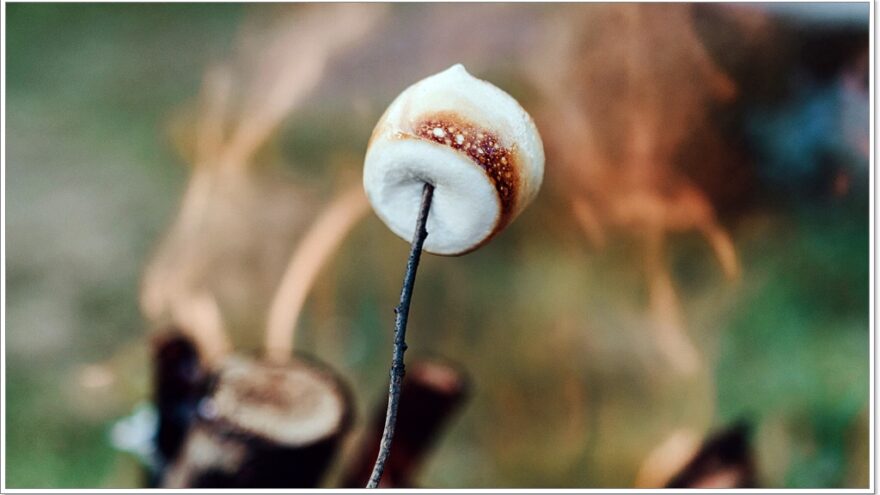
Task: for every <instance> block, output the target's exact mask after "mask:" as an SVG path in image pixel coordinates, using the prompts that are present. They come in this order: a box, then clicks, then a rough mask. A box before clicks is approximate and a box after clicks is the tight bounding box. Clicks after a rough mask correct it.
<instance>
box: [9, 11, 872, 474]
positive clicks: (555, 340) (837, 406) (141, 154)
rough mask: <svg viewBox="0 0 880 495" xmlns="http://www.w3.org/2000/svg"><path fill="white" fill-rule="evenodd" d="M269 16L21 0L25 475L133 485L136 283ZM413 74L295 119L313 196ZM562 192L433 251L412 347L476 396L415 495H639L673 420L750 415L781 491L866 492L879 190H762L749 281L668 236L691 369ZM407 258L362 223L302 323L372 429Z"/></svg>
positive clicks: (16, 103)
mask: <svg viewBox="0 0 880 495" xmlns="http://www.w3.org/2000/svg"><path fill="white" fill-rule="evenodd" d="M259 8H260V7H257V6H241V5H235V4H216V5H213V4H211V5H208V4H202V5H185V4H174V5H172V4H154V5H140V4H128V5H113V4H94V5H85V4H83V5H80V4H67V5H57V4H29V5H25V4H7V15H8V17H7V19H6V25H7V31H6V37H7V38H6V40H7V55H8V59H7V61H6V64H7V66H6V74H7V108H6V109H5V112H6V122H7V129H6V133H7V135H6V140H7V141H6V142H7V156H6V166H7V169H6V177H7V180H8V183H7V187H6V208H7V209H6V211H5V215H6V221H7V239H6V243H7V244H6V245H7V259H6V270H7V271H6V277H7V288H8V293H7V296H6V297H7V312H6V322H5V323H6V342H7V346H8V347H7V348H6V349H4V352H6V358H7V369H6V383H7V396H6V408H7V409H6V410H7V424H6V432H7V436H6V438H5V439H4V441H5V442H6V448H7V458H6V473H7V485H8V486H9V487H11V488H28V487H58V488H61V487H64V488H75V487H136V486H139V484H140V483H141V481H142V480H141V477H140V476H141V475H140V473H139V470H138V468H137V465H136V462H135V461H134V459H133V458H131V457H129V456H128V455H127V454H122V453H118V452H116V451H114V450H113V448H112V447H111V445H110V443H109V440H108V430H109V427H110V425H111V424H112V422H113V421H115V420H117V419H118V418H120V417H122V416H124V415H126V414H128V413H129V412H130V411H131V409H132V408H133V407H134V405H135V404H136V403H137V402H139V401H141V400H145V399H146V398H147V397H148V391H149V388H148V387H149V374H150V371H149V363H148V357H147V354H148V348H147V340H146V335H147V333H148V331H149V329H148V328H147V326H146V324H145V323H144V321H143V319H142V317H141V316H140V313H139V309H138V306H137V294H138V281H139V278H140V276H141V272H142V269H143V267H144V265H145V263H146V262H147V260H148V259H149V257H150V255H151V254H152V252H153V251H152V250H153V249H154V248H155V245H156V243H157V242H158V240H159V239H160V237H161V235H162V232H163V231H164V229H165V228H166V227H167V226H168V224H169V222H170V220H171V218H172V216H173V213H174V211H175V209H176V207H177V204H178V199H179V196H180V194H181V193H182V191H183V187H184V185H185V180H186V176H187V169H186V166H185V164H183V163H182V161H181V159H180V158H179V157H177V156H176V155H175V153H174V151H173V149H172V147H171V145H170V143H169V140H168V138H167V134H166V132H165V131H164V130H165V129H166V128H167V123H168V121H169V120H170V118H171V116H172V114H173V112H174V111H175V109H177V108H178V107H180V105H182V104H183V103H186V102H188V101H190V100H191V99H192V98H193V97H194V96H195V95H196V94H197V92H198V88H199V84H200V82H201V78H202V73H203V70H204V68H205V67H206V65H207V63H209V62H211V61H214V60H219V59H222V58H224V57H225V56H227V54H228V53H229V51H230V50H231V47H232V46H233V43H234V37H235V34H236V30H237V28H238V26H239V24H240V23H241V22H242V20H243V18H244V17H245V16H246V15H247V14H248V12H249V11H250V10H252V9H259ZM418 9H419V7H415V6H398V7H395V10H394V13H393V15H396V16H404V17H405V16H409V15H418ZM511 84H515V81H513V82H511ZM399 89H400V88H396V87H388V88H382V89H381V90H379V91H377V92H376V95H375V96H372V98H373V99H374V100H375V101H374V103H375V104H374V105H373V106H372V107H370V108H371V112H372V113H371V116H372V117H371V118H370V119H359V118H349V117H348V115H347V112H349V109H348V107H347V106H346V102H345V101H343V102H341V103H339V104H337V105H332V104H328V103H327V99H323V100H316V102H314V103H312V104H310V105H307V106H306V107H305V108H303V109H302V110H301V111H299V112H297V113H296V114H295V115H294V116H293V117H292V118H291V119H289V121H288V123H287V124H286V125H285V127H284V129H283V132H282V135H281V136H280V139H279V140H278V142H277V146H278V152H279V153H280V156H281V157H283V159H284V162H285V163H287V164H288V166H287V168H288V169H289V171H290V172H291V173H292V174H294V176H296V177H298V178H300V179H301V181H302V184H303V187H304V188H305V189H311V190H313V191H318V192H319V193H322V192H324V191H327V190H328V189H329V188H331V187H332V186H331V185H332V184H333V181H334V178H335V177H336V176H337V174H339V173H342V172H344V171H343V170H342V169H344V168H345V167H346V166H348V162H346V161H344V160H343V161H342V162H340V160H338V157H339V156H340V155H342V156H354V157H358V156H359V155H360V154H362V153H363V150H364V148H365V146H366V141H367V138H368V137H369V131H370V126H371V123H372V122H373V121H375V117H378V113H377V111H379V112H380V111H381V108H382V105H383V104H384V103H383V101H387V97H388V95H393V94H394V93H395V92H396V91H397V90H399ZM365 91H367V90H365ZM527 106H528V105H527ZM550 166H552V163H548V167H550ZM354 174H355V175H357V170H355V172H354ZM549 194H552V193H548V192H546V191H545V192H544V193H542V196H541V197H540V198H539V200H538V201H537V203H536V204H535V205H534V206H533V207H532V208H531V209H529V210H528V211H527V212H526V213H525V214H524V215H523V216H522V217H521V218H520V219H519V220H517V222H516V223H515V224H514V225H513V226H511V227H510V228H509V229H508V230H507V231H506V232H505V233H504V234H503V235H502V236H501V237H499V238H498V240H497V241H496V242H493V243H492V244H491V245H489V246H487V247H486V248H484V249H481V250H479V251H477V252H475V253H473V254H470V255H468V256H465V257H461V258H451V259H448V258H439V257H433V256H428V257H426V258H425V259H424V264H423V267H422V269H421V270H420V273H419V280H418V283H417V287H416V295H415V298H414V303H413V308H412V317H411V323H410V331H409V339H408V340H409V344H410V349H411V352H410V354H409V355H408V359H413V358H415V357H417V356H418V355H434V354H436V355H442V356H445V357H448V358H451V359H453V360H455V361H457V362H459V363H461V364H462V365H463V366H464V368H465V369H466V370H468V372H469V374H470V376H471V379H472V380H473V382H474V394H473V397H472V398H471V401H470V402H469V403H468V404H467V406H466V407H465V408H464V409H463V411H462V413H461V415H460V416H458V417H457V418H456V419H455V420H454V422H453V423H452V424H451V427H450V428H449V431H448V435H446V436H445V437H443V438H442V440H441V442H440V443H439V445H438V448H437V449H436V452H435V453H434V455H433V456H432V457H431V458H430V460H429V462H428V464H427V466H426V470H425V472H424V473H423V476H422V477H421V480H420V481H421V483H422V485H423V486H425V487H435V486H436V487H462V486H469V487H497V486H501V487H592V486H613V487H626V486H631V485H632V482H633V478H634V476H635V473H636V470H637V468H638V466H639V464H640V462H641V461H642V460H643V459H644V457H645V456H646V455H647V454H648V453H649V452H650V451H651V449H652V448H653V447H654V446H656V445H657V444H658V443H659V442H660V441H662V439H663V438H664V435H665V434H668V432H669V431H670V430H671V429H673V428H675V427H678V426H682V425H689V426H693V427H695V428H697V429H698V430H699V431H702V432H705V431H708V430H709V429H710V428H716V427H720V426H723V425H725V424H727V423H729V422H731V421H734V420H735V419H737V418H741V417H745V418H748V419H749V420H751V421H753V422H754V424H755V426H756V429H755V433H754V443H755V448H756V455H757V462H758V468H759V475H760V479H761V481H762V482H763V483H765V484H766V486H780V487H782V486H784V487H858V486H866V485H867V476H868V474H867V473H868V460H867V456H868V444H867V431H868V416H867V415H868V412H867V411H868V386H869V367H868V354H869V347H868V342H869V340H868V338H869V333H868V332H869V328H868V295H869V288H868V241H869V237H868V236H869V230H868V195H867V184H863V185H858V184H857V185H856V186H855V187H854V188H853V192H852V193H851V194H850V195H848V196H847V197H845V198H843V199H839V198H836V199H828V198H822V199H815V198H812V197H811V198H808V199H803V198H800V199H797V200H796V201H789V202H775V201H766V202H763V203H759V204H758V207H757V208H754V209H753V210H750V211H749V213H747V214H746V215H744V216H743V217H742V218H741V219H740V220H738V221H737V222H736V224H735V225H733V226H732V233H733V236H734V239H735V242H736V245H737V247H738V249H739V253H740V255H741V259H742V264H743V269H744V272H743V277H742V280H741V281H740V282H739V283H737V284H729V283H727V282H725V281H724V280H723V277H722V276H721V274H720V270H719V269H718V267H717V265H716V264H715V262H714V260H713V259H712V257H711V254H710V253H708V250H707V248H706V247H705V245H703V244H702V243H701V242H700V241H699V240H698V239H697V238H696V236H690V235H682V236H678V237H675V238H674V239H673V241H674V242H673V243H672V244H671V248H670V252H669V260H670V262H671V266H672V267H673V274H674V277H675V280H676V283H677V284H678V286H679V290H680V296H681V298H682V301H683V307H684V311H685V314H686V316H687V320H688V332H689V334H690V335H691V337H692V338H693V339H694V340H695V342H696V344H697V346H698V348H699V349H700V350H701V352H702V353H703V357H704V359H705V360H706V362H707V363H708V365H709V367H708V369H707V370H706V372H705V373H700V374H698V375H696V376H693V377H689V378H682V377H681V376H679V375H677V374H676V373H674V372H672V371H671V370H669V369H668V367H666V366H665V365H664V364H663V363H662V358H661V357H659V356H658V354H657V351H656V350H655V349H654V347H653V345H652V343H651V340H650V337H649V336H648V334H647V331H646V329H645V328H644V326H645V321H646V318H647V316H645V314H644V313H645V310H644V306H645V301H646V293H645V291H646V289H645V283H644V280H643V276H642V273H641V269H640V266H639V264H638V263H635V262H634V260H635V259H637V257H638V251H637V250H636V249H635V247H634V246H633V245H632V244H631V243H630V242H628V241H626V240H625V239H624V240H615V241H613V242H612V244H611V245H610V246H608V247H607V248H606V249H605V250H602V251H599V252H597V251H595V250H591V249H588V248H587V247H586V246H585V242H584V240H583V237H582V235H581V234H580V233H579V232H577V231H576V230H575V229H574V228H573V227H571V226H566V225H565V224H564V222H562V220H560V219H559V218H558V215H557V214H556V212H555V211H554V207H555V205H554V203H553V201H552V198H549V199H548V195H549ZM319 195H320V194H319ZM323 196H324V198H329V194H323ZM722 213H723V212H722ZM407 249H408V246H407V245H406V244H405V243H403V242H402V241H400V240H398V239H397V238H396V237H394V236H393V234H391V233H390V232H388V231H387V229H386V228H385V227H384V226H383V225H382V224H381V222H379V221H378V220H377V219H376V218H374V217H372V216H371V217H370V218H369V219H368V220H367V221H366V222H363V223H362V224H361V225H359V226H358V227H357V228H356V230H355V231H354V232H353V234H352V237H351V238H350V239H349V240H347V241H346V242H345V243H344V245H343V248H342V250H341V251H340V252H339V254H338V256H336V257H335V259H334V260H333V262H332V263H331V266H329V267H328V268H327V270H326V271H325V272H324V274H323V275H322V277H321V279H320V281H319V283H318V284H317V286H316V287H315V289H314V291H313V294H312V296H311V298H310V302H309V304H308V305H307V307H306V313H305V314H304V317H303V321H302V324H301V328H302V335H301V339H300V340H299V342H298V347H299V348H300V349H301V350H302V351H303V352H307V353H310V354H314V355H316V356H318V357H320V358H321V359H323V360H325V361H327V362H329V363H330V364H331V365H333V366H334V367H335V368H336V369H337V370H339V371H340V373H341V374H342V375H343V376H345V377H346V378H347V379H348V380H349V381H350V383H351V384H352V386H353V388H354V390H355V394H356V401H357V406H358V425H359V426H361V425H362V424H363V421H364V419H365V417H366V416H367V415H368V414H369V413H371V412H372V410H373V407H374V405H375V404H376V403H378V402H379V401H380V400H382V398H383V390H384V383H385V380H386V376H387V375H386V373H387V370H386V367H387V363H388V361H389V359H390V342H391V340H390V329H391V322H392V313H391V308H392V307H393V306H394V304H395V302H396V297H397V293H398V290H399V283H400V276H401V273H402V269H403V260H404V259H405V256H406V252H407ZM261 337H262V336H261V335H259V332H258V331H257V329H245V330H240V331H239V332H238V333H237V334H236V336H235V341H236V345H237V346H238V348H239V349H240V350H242V351H245V352H248V351H256V350H257V348H258V345H259V343H260V341H261ZM94 363H101V364H103V365H107V366H109V367H110V369H112V371H113V374H112V378H111V380H112V381H111V382H110V384H109V385H101V386H95V387H84V386H83V382H84V381H86V382H87V381H88V377H89V371H88V370H89V369H90V368H88V366H89V365H92V364H94ZM99 385H100V384H99Z"/></svg>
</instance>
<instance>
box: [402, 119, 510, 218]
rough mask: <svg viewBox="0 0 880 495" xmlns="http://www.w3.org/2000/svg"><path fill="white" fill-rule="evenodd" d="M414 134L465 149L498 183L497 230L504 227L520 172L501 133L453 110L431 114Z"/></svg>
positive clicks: (496, 188)
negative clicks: (498, 216) (480, 125)
mask: <svg viewBox="0 0 880 495" xmlns="http://www.w3.org/2000/svg"><path fill="white" fill-rule="evenodd" d="M415 133H416V135H417V136H419V137H421V138H423V139H429V140H431V141H434V142H436V143H440V144H444V145H446V146H449V147H451V148H454V149H456V150H458V151H461V152H464V153H465V154H466V155H467V156H468V158H470V159H471V160H472V161H473V162H474V163H476V164H477V165H479V166H480V167H481V168H482V169H483V170H484V171H485V172H486V175H488V176H489V178H490V179H491V180H492V183H493V184H494V185H495V190H496V191H497V192H498V199H499V200H500V203H501V218H499V219H498V224H497V225H496V228H495V229H496V231H498V230H500V229H501V228H503V227H504V226H505V225H506V224H507V222H508V221H510V216H511V215H512V214H513V211H514V209H515V207H516V201H517V194H518V193H519V171H518V168H517V164H516V155H515V152H514V150H512V149H509V148H505V147H503V146H502V145H501V143H500V142H499V140H498V136H496V135H495V134H494V133H492V132H489V131H487V130H485V129H481V128H479V127H477V126H475V125H473V124H471V123H469V122H467V121H465V120H464V119H462V118H461V117H459V116H458V115H455V114H451V113H444V114H432V115H430V116H428V117H425V118H423V119H421V120H419V121H418V122H417V123H416V125H415Z"/></svg>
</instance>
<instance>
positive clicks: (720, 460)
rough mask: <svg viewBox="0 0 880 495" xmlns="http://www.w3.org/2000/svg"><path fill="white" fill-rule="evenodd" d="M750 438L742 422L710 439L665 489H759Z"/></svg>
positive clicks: (748, 428) (749, 428)
mask: <svg viewBox="0 0 880 495" xmlns="http://www.w3.org/2000/svg"><path fill="white" fill-rule="evenodd" d="M750 436H751V427H750V426H749V424H748V423H746V422H742V421H741V422H739V423H736V424H734V425H733V426H731V427H729V428H727V429H725V430H722V431H720V432H718V433H716V434H714V435H712V436H710V437H709V438H708V439H706V441H705V442H703V445H702V446H701V447H700V450H699V451H698V452H697V453H696V455H694V457H693V458H692V459H691V461H690V462H688V464H687V465H685V466H684V467H683V468H682V469H681V471H679V473H678V474H676V475H675V476H674V477H673V478H672V479H671V480H670V481H669V483H667V485H666V488H709V489H715V488H758V482H757V479H756V474H755V460H754V455H753V454H752V447H751V442H750Z"/></svg>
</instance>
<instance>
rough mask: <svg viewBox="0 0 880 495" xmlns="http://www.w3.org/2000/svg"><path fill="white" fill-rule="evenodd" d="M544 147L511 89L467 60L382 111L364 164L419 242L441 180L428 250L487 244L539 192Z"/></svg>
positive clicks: (375, 193)
mask: <svg viewBox="0 0 880 495" xmlns="http://www.w3.org/2000/svg"><path fill="white" fill-rule="evenodd" d="M543 176H544V147H543V144H542V143H541V136H540V135H538V129H537V128H536V127H535V123H534V122H533V121H532V118H531V117H530V116H529V114H528V113H526V111H525V110H523V108H522V107H521V106H520V105H519V103H517V101H516V100H514V99H513V98H512V97H511V96H510V95H508V94H507V93H505V92H504V91H502V90H501V89H498V88H497V87H495V86H493V85H492V84H490V83H488V82H486V81H482V80H480V79H477V78H475V77H473V76H471V75H470V74H469V73H468V72H467V70H465V68H464V67H463V66H462V65H461V64H458V65H454V66H452V67H450V68H449V69H447V70H445V71H443V72H440V73H439V74H435V75H433V76H431V77H428V78H426V79H423V80H421V81H419V82H417V83H415V84H413V85H412V86H410V87H409V88H407V89H406V90H405V91H404V92H403V93H401V94H400V95H399V96H398V97H397V98H396V99H395V100H394V101H393V102H392V103H391V105H390V106H389V107H388V109H387V110H386V111H385V114H384V115H382V117H381V118H380V119H379V122H378V123H377V124H376V128H375V129H374V130H373V135H372V137H371V138H370V144H369V147H368V149H367V156H366V160H365V162H364V189H365V190H366V193H367V198H368V199H369V200H370V203H371V204H372V206H373V209H374V210H375V211H376V214H377V215H378V216H379V218H381V219H382V221H383V222H385V224H386V225H387V226H388V228H390V229H391V230H392V231H393V232H394V233H395V234H397V235H398V236H400V237H402V238H403V239H405V240H407V241H411V240H412V238H413V233H414V231H415V224H416V217H417V215H418V211H419V204H420V202H421V197H422V189H423V187H424V184H425V183H428V184H431V185H433V186H434V195H433V200H432V203H431V210H430V213H429V215H428V221H427V230H428V237H427V239H426V241H425V245H424V250H425V251H428V252H430V253H434V254H441V255H459V254H464V253H467V252H469V251H473V250H474V249H477V248H478V247H480V246H481V245H482V244H484V243H486V242H488V241H489V239H491V238H492V237H493V236H494V235H495V234H497V233H498V232H500V231H501V230H502V229H503V228H504V227H506V226H507V224H509V223H510V222H511V221H513V219H514V218H516V216H517V215H519V213H520V212H521V211H522V210H523V209H524V208H525V207H526V206H527V205H528V204H529V203H530V202H531V201H532V199H534V197H535V195H536V194H537V193H538V189H540V187H541V181H542V180H543Z"/></svg>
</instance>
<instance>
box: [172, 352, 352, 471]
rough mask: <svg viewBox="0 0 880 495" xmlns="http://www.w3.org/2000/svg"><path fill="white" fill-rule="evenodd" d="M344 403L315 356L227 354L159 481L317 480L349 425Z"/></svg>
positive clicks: (344, 393)
mask: <svg viewBox="0 0 880 495" xmlns="http://www.w3.org/2000/svg"><path fill="white" fill-rule="evenodd" d="M351 410H352V407H351V398H350V393H349V391H348V389H347V388H346V387H345V386H344V385H343V383H342V382H341V381H340V380H339V379H338V378H337V377H336V376H335V375H334V374H333V373H332V372H331V371H330V370H328V369H326V368H324V367H322V366H320V365H318V364H317V363H314V362H311V361H308V360H305V359H301V358H300V359H295V360H293V361H291V362H290V363H288V364H286V365H275V364H268V363H262V362H256V361H253V360H249V359H244V358H240V357H235V358H230V359H228V360H227V361H226V362H224V363H223V365H222V367H221V369H220V370H219V372H218V374H217V377H216V381H215V383H214V385H213V387H212V393H211V394H210V395H209V396H208V398H207V399H205V400H204V401H203V402H202V404H201V405H200V408H199V414H198V418H197V420H196V422H195V424H194V425H193V428H192V430H191V432H190V435H189V437H188V439H187V441H186V444H185V445H184V447H183V450H182V452H181V454H180V457H179V459H178V461H177V462H176V463H175V465H174V466H172V468H171V469H170V470H169V472H168V473H167V476H166V479H165V483H164V486H165V487H167V488H298V487H314V486H317V484H318V483H319V482H320V479H321V477H322V475H323V474H324V472H325V471H326V469H327V467H328V466H329V464H330V462H331V461H332V458H333V455H334V454H335V452H336V450H337V448H338V445H339V442H340V440H341V439H342V437H343V436H344V435H345V433H346V432H347V431H348V429H349V427H350V424H351Z"/></svg>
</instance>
